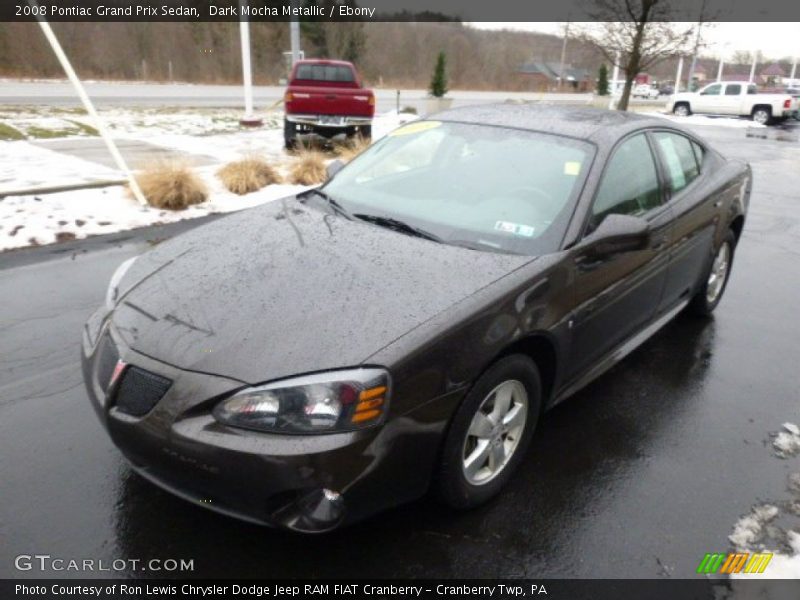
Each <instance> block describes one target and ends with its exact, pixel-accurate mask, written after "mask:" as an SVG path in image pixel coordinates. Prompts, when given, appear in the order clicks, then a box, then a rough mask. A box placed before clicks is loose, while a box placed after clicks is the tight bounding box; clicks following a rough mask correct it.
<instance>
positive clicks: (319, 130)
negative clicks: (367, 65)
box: [283, 59, 375, 149]
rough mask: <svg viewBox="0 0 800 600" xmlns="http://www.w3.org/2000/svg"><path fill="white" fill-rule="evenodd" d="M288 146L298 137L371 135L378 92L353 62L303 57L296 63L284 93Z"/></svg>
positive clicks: (286, 140)
mask: <svg viewBox="0 0 800 600" xmlns="http://www.w3.org/2000/svg"><path fill="white" fill-rule="evenodd" d="M284 104H285V109H286V117H285V119H284V127H283V132H284V133H283V135H284V141H285V143H286V148H287V149H290V148H293V147H294V146H295V145H296V144H297V140H298V139H299V138H303V137H308V138H314V137H316V138H318V139H319V138H321V139H324V140H331V139H333V138H335V137H337V136H343V137H352V136H355V135H360V136H362V137H364V138H370V137H371V136H372V117H373V116H374V115H375V95H374V94H373V93H372V90H370V89H367V88H365V87H363V85H362V82H361V77H359V75H358V72H357V71H356V68H355V67H354V66H353V64H352V63H349V62H345V61H341V60H317V59H315V60H301V61H298V62H297V63H295V65H294V68H293V69H292V74H291V77H290V78H289V86H288V87H287V88H286V93H285V94H284Z"/></svg>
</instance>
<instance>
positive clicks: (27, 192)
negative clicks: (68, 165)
mask: <svg viewBox="0 0 800 600" xmlns="http://www.w3.org/2000/svg"><path fill="white" fill-rule="evenodd" d="M126 183H128V180H127V179H104V180H101V181H92V182H89V183H86V182H84V183H72V184H65V185H53V186H45V187H37V188H26V189H18V190H0V200H2V199H3V198H5V197H7V196H32V195H34V194H57V193H59V192H71V191H74V190H88V189H93V188H103V187H112V186H116V185H125V184H126Z"/></svg>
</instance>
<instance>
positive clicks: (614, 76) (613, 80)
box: [608, 50, 619, 110]
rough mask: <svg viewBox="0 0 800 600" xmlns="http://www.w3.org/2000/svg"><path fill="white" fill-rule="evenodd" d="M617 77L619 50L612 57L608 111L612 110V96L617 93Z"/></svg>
mask: <svg viewBox="0 0 800 600" xmlns="http://www.w3.org/2000/svg"><path fill="white" fill-rule="evenodd" d="M618 77H619V50H617V54H616V55H615V56H614V71H613V72H612V74H611V96H610V97H609V99H608V110H611V109H613V108H614V96H615V94H616V91H617V78H618Z"/></svg>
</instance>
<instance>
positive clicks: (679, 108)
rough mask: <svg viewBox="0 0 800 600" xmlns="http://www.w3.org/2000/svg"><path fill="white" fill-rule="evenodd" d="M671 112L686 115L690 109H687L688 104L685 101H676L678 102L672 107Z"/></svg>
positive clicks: (680, 115) (690, 112)
mask: <svg viewBox="0 0 800 600" xmlns="http://www.w3.org/2000/svg"><path fill="white" fill-rule="evenodd" d="M672 114H674V115H677V116H679V117H688V116H689V115H691V114H692V111H691V110H689V105H688V104H687V103H686V102H678V104H676V105H675V106H673V107H672Z"/></svg>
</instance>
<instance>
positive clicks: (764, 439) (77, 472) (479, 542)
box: [0, 128, 800, 577]
mask: <svg viewBox="0 0 800 600" xmlns="http://www.w3.org/2000/svg"><path fill="white" fill-rule="evenodd" d="M701 133H702V135H704V136H705V137H706V138H708V139H709V140H710V141H711V142H712V143H713V144H715V145H717V146H718V147H720V148H722V149H723V151H725V152H726V153H727V154H728V155H731V156H735V157H738V158H743V159H746V160H749V161H750V162H751V164H752V166H753V170H754V180H755V184H754V189H753V195H752V200H751V208H750V213H749V217H748V223H747V226H746V227H745V230H744V234H743V238H742V241H741V243H740V244H739V247H738V248H737V258H736V261H737V262H736V268H735V269H734V272H733V275H732V279H731V282H730V285H729V287H728V290H727V292H726V297H725V299H724V301H723V302H722V304H721V305H720V307H719V308H718V310H717V311H716V313H715V317H714V318H713V319H712V320H710V321H702V320H700V321H698V320H695V319H691V318H689V317H686V316H680V317H678V318H677V319H676V320H675V321H674V322H672V323H671V324H669V325H668V326H667V327H665V328H664V329H663V330H662V331H661V332H660V333H659V334H657V335H656V336H655V337H654V338H653V339H652V340H650V341H649V342H647V343H646V344H645V345H644V346H642V347H641V348H640V349H639V350H637V351H636V352H635V353H634V354H632V355H631V356H629V357H628V358H627V359H626V360H625V361H623V362H622V363H621V364H620V365H618V366H617V367H616V368H615V369H613V370H612V371H610V372H609V373H607V374H606V375H604V376H603V377H602V378H600V379H599V380H597V381H596V382H595V383H593V384H591V385H590V386H588V387H587V388H585V389H584V390H583V391H581V392H580V393H578V394H577V395H576V396H575V397H573V398H572V399H570V400H569V401H567V402H565V403H563V404H562V405H560V406H559V407H557V408H555V409H554V410H553V411H551V412H550V413H548V415H547V416H546V417H545V418H544V420H543V421H542V422H541V424H540V428H539V431H538V432H537V435H536V436H535V437H534V440H533V444H532V446H531V448H530V450H529V452H528V454H527V457H526V459H525V461H524V462H523V463H522V466H521V468H520V471H519V472H518V474H517V476H516V477H515V478H514V480H513V481H512V482H511V484H510V486H509V487H508V488H507V489H506V491H505V492H504V493H503V494H502V495H501V496H500V497H498V498H497V499H495V500H494V501H492V502H491V503H490V504H488V505H486V506H484V507H482V508H479V509H477V510H474V511H471V512H468V513H453V512H451V511H449V510H447V509H444V508H441V507H439V506H438V505H437V504H436V503H435V502H433V501H431V500H427V499H425V500H422V501H419V502H417V503H414V504H412V505H409V506H406V507H402V508H400V509H396V510H393V511H391V512H389V513H384V514H382V515H379V516H377V517H375V518H373V519H370V520H368V521H366V522H364V523H362V524H359V525H356V526H354V527H352V528H350V529H348V530H345V531H342V532H337V533H333V534H329V535H327V536H325V537H324V538H306V537H298V536H295V535H292V534H287V533H281V532H277V531H273V530H269V529H266V528H263V527H258V526H252V525H248V524H243V523H238V522H235V521H233V520H231V519H228V518H225V517H223V516H218V515H215V514H211V513H208V512H207V511H204V510H202V509H201V508H198V507H191V506H189V505H187V504H186V503H185V502H183V501H181V500H179V499H176V498H173V497H171V496H170V495H168V494H166V493H164V492H161V491H160V490H158V489H155V488H154V487H153V486H152V485H150V484H149V483H147V482H145V481H143V480H141V479H140V478H139V477H138V476H136V475H135V474H133V473H132V472H131V471H130V469H129V468H128V467H127V466H126V465H125V463H124V462H123V460H122V459H121V457H119V455H118V453H117V452H116V450H115V449H114V448H113V446H112V445H111V443H110V442H109V441H108V440H107V439H106V437H105V434H104V433H103V432H102V430H101V429H100V427H99V426H98V425H97V423H96V420H95V418H94V415H93V414H92V412H91V408H90V406H89V405H88V403H87V401H86V399H85V396H84V392H83V390H82V382H81V377H80V372H79V368H78V352H77V349H76V347H75V332H76V331H79V330H80V328H81V326H82V323H83V322H84V321H85V319H86V317H87V316H88V314H89V313H90V312H91V311H92V310H93V308H94V307H95V306H96V305H97V304H98V303H99V302H101V301H102V297H103V294H104V291H105V287H106V284H107V281H108V277H109V276H110V274H111V272H112V271H113V269H114V268H115V267H116V266H117V264H119V262H121V260H123V259H125V258H127V257H129V256H133V255H135V254H138V253H139V252H141V250H142V249H143V248H144V247H145V243H144V242H141V241H137V240H136V239H134V240H132V241H131V242H128V243H124V244H122V245H121V246H120V247H112V248H107V249H94V250H92V251H90V252H88V253H86V254H78V255H77V256H75V258H74V259H73V258H72V257H71V255H64V256H62V257H56V258H52V259H49V260H45V261H26V260H22V259H21V258H19V257H20V256H21V255H20V254H18V253H15V254H17V257H15V256H13V255H5V256H3V257H2V258H1V259H0V263H2V265H3V267H5V268H4V269H3V271H2V273H3V277H2V279H1V280H0V290H2V293H1V294H0V295H2V297H3V298H4V299H6V300H5V301H4V303H3V306H2V308H0V311H2V312H1V313H0V314H1V315H2V317H0V327H2V328H3V331H4V336H3V338H2V340H1V341H0V354H2V356H3V357H4V358H3V360H2V371H1V373H2V376H1V382H0V386H1V387H0V389H1V390H2V393H0V439H2V440H3V452H2V453H0V471H2V473H3V474H4V484H3V487H4V493H3V501H4V502H3V505H2V508H0V534H1V535H2V538H3V540H4V544H3V547H2V549H0V573H2V574H3V575H4V576H10V575H14V576H25V575H30V576H35V575H38V573H36V572H29V573H19V572H15V571H14V570H13V557H14V556H15V555H17V554H20V553H33V552H37V551H38V552H42V551H45V552H47V553H49V554H52V555H59V556H65V557H84V556H87V557H95V558H106V559H108V560H111V559H113V558H149V557H167V556H169V557H174V558H193V559H194V561H195V568H196V573H195V575H203V576H214V575H216V576H222V575H227V576H232V577H270V576H275V577H278V576H280V577H292V576H320V577H322V576H338V577H348V576H350V577H358V576H360V575H363V574H365V573H369V574H370V575H373V576H386V577H391V576H410V577H422V576H438V577H443V576H452V577H458V576H462V577H463V576H474V575H476V574H478V575H481V576H487V577H490V576H491V577H494V576H524V575H528V576H553V577H557V576H565V577H576V576H585V577H587V576H632V577H647V576H681V575H683V576H689V575H691V574H693V573H694V569H695V568H696V566H697V563H698V561H699V559H700V558H701V557H702V556H703V554H704V553H706V552H709V551H713V550H720V551H722V550H725V549H726V548H727V547H728V542H727V536H728V535H729V534H730V533H731V529H732V527H733V523H734V522H735V521H736V520H737V519H738V518H739V516H741V515H743V514H745V513H746V512H748V511H749V509H750V507H751V506H752V505H753V504H754V503H756V502H758V501H762V500H764V499H768V498H776V497H781V496H782V495H783V494H784V493H785V488H786V477H787V475H788V474H789V473H790V472H791V471H792V470H793V469H794V470H797V467H796V464H793V463H792V462H791V461H781V460H778V459H777V458H775V457H774V455H773V453H772V452H771V448H770V447H769V433H770V432H772V431H776V430H778V429H779V428H780V424H781V423H783V422H785V421H787V420H793V419H794V420H797V418H798V415H797V397H798V391H799V390H798V387H797V382H796V379H794V378H793V377H791V373H793V372H794V370H795V369H796V366H795V365H796V356H797V352H796V339H797V338H798V334H800V323H798V322H797V320H796V319H795V318H794V314H795V299H796V297H797V295H798V290H797V287H798V285H800V284H799V283H798V282H800V277H798V275H800V265H798V262H797V250H796V247H797V242H798V237H800V219H798V217H797V216H796V214H795V212H794V210H793V207H794V205H795V202H796V200H795V198H794V196H793V190H796V189H798V187H800V174H799V173H798V172H797V169H796V165H797V161H798V159H800V148H798V146H797V144H796V143H792V142H788V141H781V140H772V139H766V140H764V139H758V138H747V137H746V135H745V133H744V132H743V131H741V130H721V129H717V128H703V130H702V132H701ZM16 263H26V264H20V266H15V264H16ZM87 466H88V467H90V468H87ZM223 549H224V550H223Z"/></svg>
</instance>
